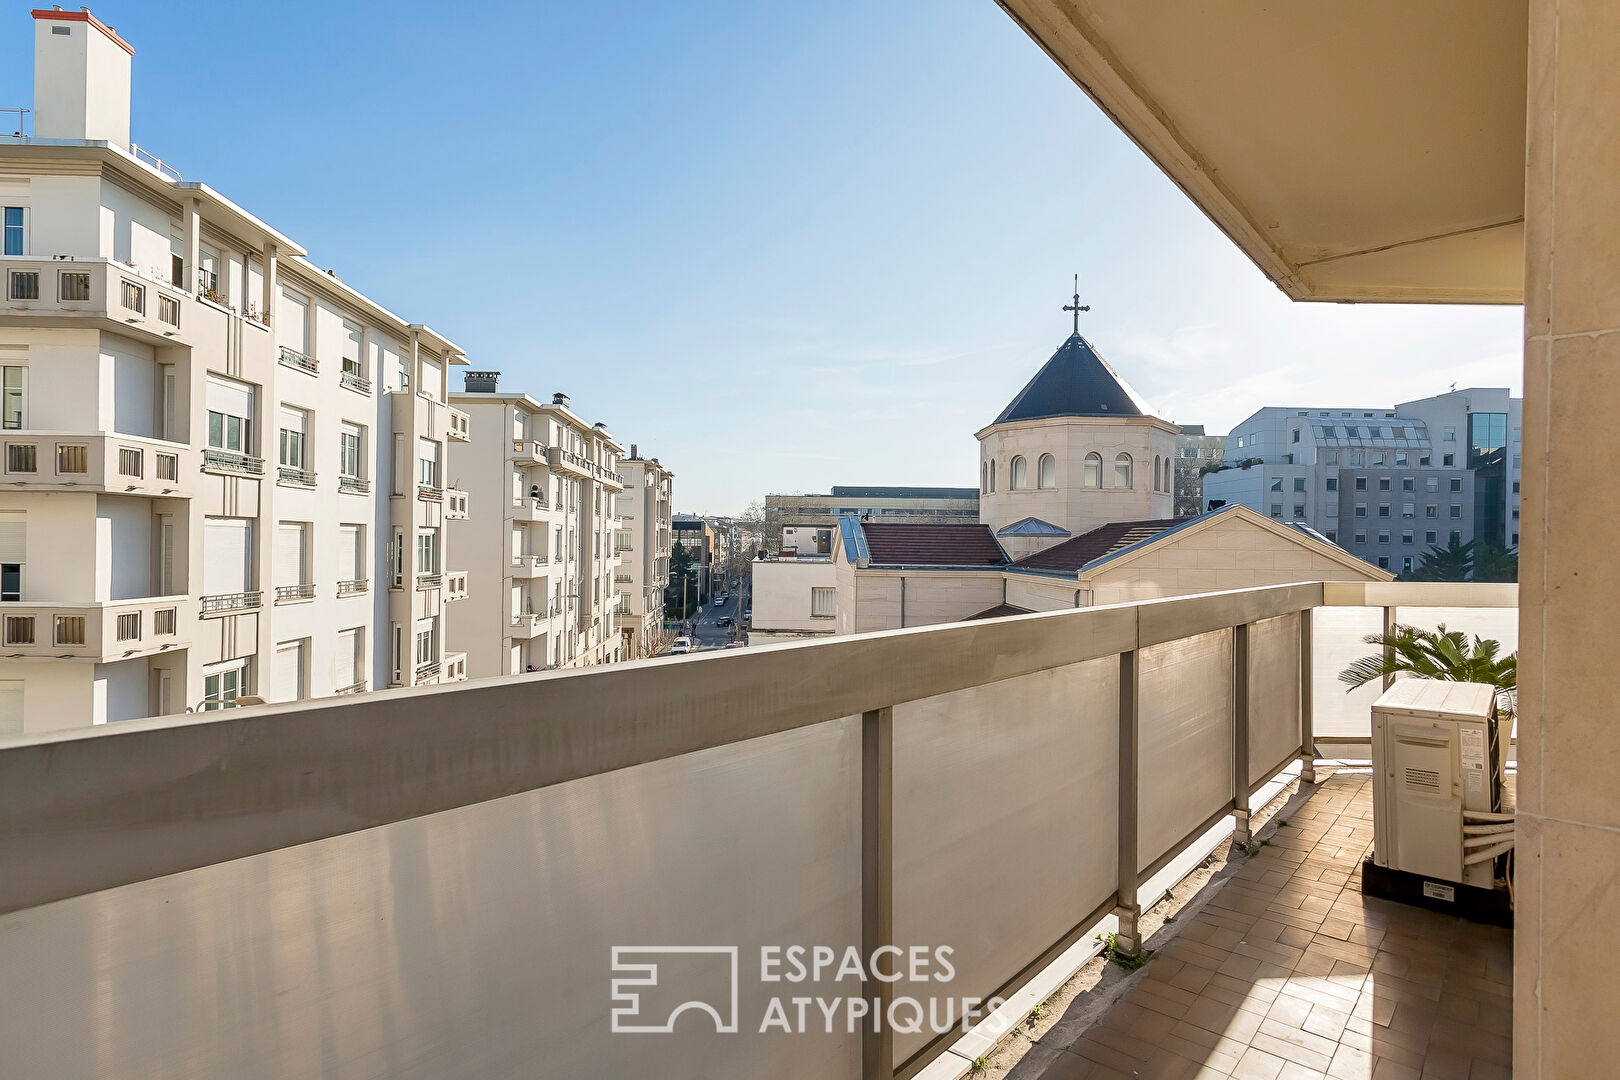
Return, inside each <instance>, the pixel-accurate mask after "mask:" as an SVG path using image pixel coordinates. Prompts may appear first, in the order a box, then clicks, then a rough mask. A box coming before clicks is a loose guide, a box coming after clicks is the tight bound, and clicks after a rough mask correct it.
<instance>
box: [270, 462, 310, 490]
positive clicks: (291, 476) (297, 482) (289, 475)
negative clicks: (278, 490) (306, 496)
mask: <svg viewBox="0 0 1620 1080" xmlns="http://www.w3.org/2000/svg"><path fill="white" fill-rule="evenodd" d="M276 483H278V484H282V485H284V486H287V487H304V488H312V487H314V486H315V474H314V472H312V471H311V470H309V469H300V468H298V467H297V466H296V465H280V466H277V468H276Z"/></svg>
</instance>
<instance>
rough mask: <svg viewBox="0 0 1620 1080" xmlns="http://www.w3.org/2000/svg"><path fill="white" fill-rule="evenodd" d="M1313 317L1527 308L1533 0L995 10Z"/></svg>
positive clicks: (1177, 3) (1014, 5)
mask: <svg viewBox="0 0 1620 1080" xmlns="http://www.w3.org/2000/svg"><path fill="white" fill-rule="evenodd" d="M997 2H998V3H999V4H1000V5H1001V7H1002V8H1003V9H1005V10H1006V11H1007V13H1008V14H1010V15H1011V16H1012V17H1013V19H1014V20H1016V21H1017V22H1018V24H1019V25H1020V26H1022V27H1023V28H1024V30H1025V31H1026V32H1027V33H1028V34H1029V35H1030V37H1032V38H1033V39H1034V40H1035V41H1036V43H1037V44H1039V45H1040V46H1041V47H1042V48H1043V49H1045V50H1046V52H1047V54H1048V55H1050V56H1051V57H1052V58H1053V59H1054V60H1055V61H1057V63H1058V65H1059V66H1060V67H1061V68H1062V69H1063V70H1064V71H1066V72H1067V73H1068V74H1069V75H1070V77H1071V78H1073V79H1074V81H1075V82H1076V83H1077V84H1078V85H1079V86H1080V88H1081V89H1082V90H1084V91H1085V92H1086V93H1087V94H1089V95H1090V96H1091V97H1092V99H1093V100H1095V101H1096V102H1097V104H1099V105H1100V106H1102V108H1103V111H1104V112H1106V113H1107V114H1108V115H1109V116H1110V117H1111V118H1112V119H1113V120H1114V122H1115V123H1117V124H1118V125H1119V126H1120V127H1121V128H1122V129H1123V130H1124V131H1125V133H1126V134H1127V135H1129V136H1130V137H1131V138H1132V139H1133V140H1135V142H1136V143H1137V145H1139V146H1140V147H1141V148H1142V149H1143V150H1144V151H1146V152H1147V154H1148V156H1149V157H1151V158H1152V159H1153V160H1154V161H1155V162H1156V163H1157V164H1158V165H1159V167H1160V168H1161V169H1163V170H1164V171H1165V173H1166V174H1168V175H1169V176H1170V178H1171V179H1172V180H1174V181H1175V182H1176V183H1177V184H1178V185H1180V187H1181V188H1182V190H1184V191H1185V192H1187V194H1188V195H1189V196H1191V197H1192V199H1193V201H1194V202H1195V203H1197V204H1198V206H1199V207H1200V208H1202V209H1203V211H1204V212H1205V213H1206V214H1207V215H1209V217H1210V218H1211V219H1212V220H1213V221H1214V222H1215V223H1216V224H1217V225H1218V226H1220V228H1221V229H1222V230H1223V231H1224V232H1225V233H1226V234H1227V235H1228V236H1230V237H1231V238H1232V239H1233V240H1234V241H1236V242H1237V244H1238V246H1239V247H1241V248H1242V249H1243V251H1244V252H1245V253H1246V254H1247V255H1248V256H1249V258H1251V259H1253V260H1254V262H1255V264H1256V265H1258V266H1259V267H1260V269H1261V270H1262V271H1263V272H1264V273H1265V274H1266V275H1267V276H1268V277H1270V278H1271V279H1272V280H1273V281H1274V282H1276V283H1277V285H1278V286H1279V287H1280V288H1281V289H1282V290H1283V292H1285V293H1287V294H1288V295H1289V296H1290V297H1292V298H1294V299H1296V300H1367V301H1375V300H1376V301H1410V302H1428V303H1434V302H1442V303H1520V302H1522V299H1523V291H1524V257H1523V250H1524V166H1525V154H1524V146H1525V84H1526V74H1525V71H1526V46H1527V37H1526V35H1527V33H1528V25H1527V23H1528V15H1527V0H1356V2H1354V3H1328V2H1319V0H997Z"/></svg>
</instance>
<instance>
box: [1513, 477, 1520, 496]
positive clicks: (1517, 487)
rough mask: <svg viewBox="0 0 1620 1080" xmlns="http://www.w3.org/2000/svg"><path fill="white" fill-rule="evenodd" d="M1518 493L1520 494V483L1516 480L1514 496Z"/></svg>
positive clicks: (1514, 482)
mask: <svg viewBox="0 0 1620 1080" xmlns="http://www.w3.org/2000/svg"><path fill="white" fill-rule="evenodd" d="M1518 493H1519V482H1518V481H1517V480H1515V481H1513V494H1515V495H1517V494H1518Z"/></svg>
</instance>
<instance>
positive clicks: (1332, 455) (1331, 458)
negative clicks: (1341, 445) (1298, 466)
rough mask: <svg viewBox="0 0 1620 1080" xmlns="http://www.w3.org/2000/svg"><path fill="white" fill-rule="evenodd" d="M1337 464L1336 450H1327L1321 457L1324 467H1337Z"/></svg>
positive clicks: (1337, 455)
mask: <svg viewBox="0 0 1620 1080" xmlns="http://www.w3.org/2000/svg"><path fill="white" fill-rule="evenodd" d="M1338 463H1339V452H1338V451H1337V450H1329V451H1327V452H1325V453H1324V454H1323V455H1322V464H1324V465H1337V464H1338Z"/></svg>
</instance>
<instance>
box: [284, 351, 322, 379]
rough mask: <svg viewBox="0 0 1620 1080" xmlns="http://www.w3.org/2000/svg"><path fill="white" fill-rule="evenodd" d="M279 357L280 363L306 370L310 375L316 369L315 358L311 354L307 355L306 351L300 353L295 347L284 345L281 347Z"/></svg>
mask: <svg viewBox="0 0 1620 1080" xmlns="http://www.w3.org/2000/svg"><path fill="white" fill-rule="evenodd" d="M279 359H280V362H281V363H283V364H285V365H287V366H288V367H290V368H296V369H297V370H299V371H307V372H309V373H310V374H311V375H313V374H315V372H316V369H317V365H316V362H315V358H314V357H313V356H309V355H308V354H306V353H301V352H299V351H298V350H297V349H292V348H288V347H287V346H286V345H283V346H282V347H281V355H280V357H279Z"/></svg>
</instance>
